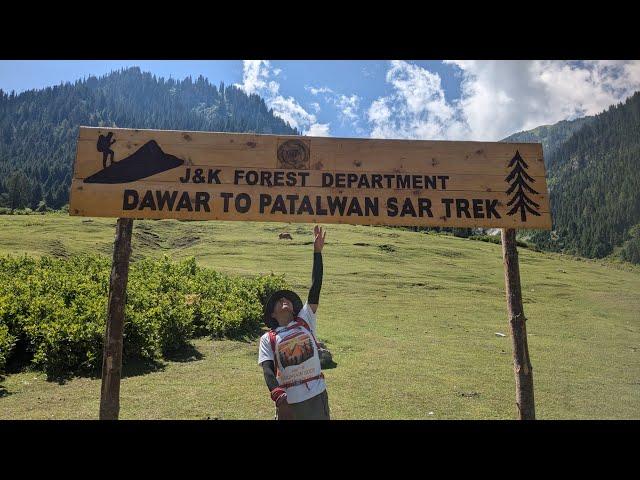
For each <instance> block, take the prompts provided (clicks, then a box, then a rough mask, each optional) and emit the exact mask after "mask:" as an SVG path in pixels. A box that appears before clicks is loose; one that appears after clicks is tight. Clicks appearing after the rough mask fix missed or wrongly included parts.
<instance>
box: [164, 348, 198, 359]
mask: <svg viewBox="0 0 640 480" xmlns="http://www.w3.org/2000/svg"><path fill="white" fill-rule="evenodd" d="M203 358H204V355H202V353H200V352H199V351H198V349H197V348H196V347H194V346H193V345H191V344H188V345H185V346H184V347H182V348H181V349H180V350H177V351H175V352H170V353H166V354H165V355H164V359H165V360H168V361H170V362H196V361H198V360H202V359H203Z"/></svg>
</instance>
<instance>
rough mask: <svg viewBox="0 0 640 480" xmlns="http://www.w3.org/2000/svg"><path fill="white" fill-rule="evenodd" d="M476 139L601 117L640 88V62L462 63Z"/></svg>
mask: <svg viewBox="0 0 640 480" xmlns="http://www.w3.org/2000/svg"><path fill="white" fill-rule="evenodd" d="M447 63H450V64H453V65H456V66H457V67H458V68H459V69H460V70H461V73H462V96H461V98H460V101H459V105H458V106H459V109H460V110H461V111H462V112H463V115H464V118H465V120H466V123H467V126H468V131H469V135H470V137H471V139H474V140H475V139H478V140H480V139H487V140H499V139H501V138H504V137H506V136H508V135H510V134H512V133H514V132H516V131H520V130H527V129H530V128H534V127H536V126H538V125H545V124H552V123H556V122H559V121H560V120H565V119H573V118H577V117H580V116H584V115H595V114H597V113H600V112H602V111H603V110H605V109H606V108H607V107H609V106H610V105H612V104H614V103H617V102H620V101H624V100H625V99H626V98H627V97H628V96H629V95H631V94H632V93H633V92H634V90H637V89H638V88H640V62H638V61H633V62H625V61H587V62H567V61H537V60H528V61H476V60H474V61H462V62H461V61H457V62H447Z"/></svg>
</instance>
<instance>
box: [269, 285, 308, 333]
mask: <svg viewBox="0 0 640 480" xmlns="http://www.w3.org/2000/svg"><path fill="white" fill-rule="evenodd" d="M282 297H284V298H286V299H288V300H290V301H291V303H292V304H293V316H294V317H296V316H297V315H298V313H300V310H302V300H300V297H299V296H298V294H297V293H296V292H292V291H291V290H278V291H276V292H273V293H272V294H271V296H269V300H267V302H266V303H265V304H264V314H263V319H264V323H266V325H267V327H269V328H277V327H278V322H277V321H276V319H275V318H273V317H272V316H271V314H272V313H273V309H274V307H275V306H276V302H277V301H278V300H280V299H281V298H282Z"/></svg>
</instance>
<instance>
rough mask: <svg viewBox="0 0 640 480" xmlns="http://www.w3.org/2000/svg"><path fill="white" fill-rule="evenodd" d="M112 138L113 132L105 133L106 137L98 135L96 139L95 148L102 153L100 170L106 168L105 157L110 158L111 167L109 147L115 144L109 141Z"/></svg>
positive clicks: (111, 153) (111, 151)
mask: <svg viewBox="0 0 640 480" xmlns="http://www.w3.org/2000/svg"><path fill="white" fill-rule="evenodd" d="M112 137H113V132H109V133H107V136H106V137H105V136H104V135H100V136H99V137H98V144H97V145H96V147H97V148H98V151H99V152H101V153H102V168H107V157H109V156H111V164H112V165H113V155H114V153H113V150H111V145H113V144H114V143H116V141H115V140H111V138H112Z"/></svg>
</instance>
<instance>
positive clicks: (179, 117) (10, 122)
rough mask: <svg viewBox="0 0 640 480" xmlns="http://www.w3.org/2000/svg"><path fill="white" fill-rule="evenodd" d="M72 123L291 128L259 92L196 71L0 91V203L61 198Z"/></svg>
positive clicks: (67, 178) (119, 74)
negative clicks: (166, 76)
mask: <svg viewBox="0 0 640 480" xmlns="http://www.w3.org/2000/svg"><path fill="white" fill-rule="evenodd" d="M79 125H85V126H111V127H121V128H153V129H166V130H205V131H219V132H255V133H279V134H288V135H297V134H298V132H297V130H295V129H293V128H291V127H290V126H289V124H287V123H285V122H284V121H283V120H282V119H280V118H278V117H275V116H274V115H273V112H272V111H270V110H269V109H268V108H267V106H266V105H265V103H264V101H263V100H262V99H261V98H260V97H259V96H258V95H250V96H248V95H246V94H245V93H244V92H243V91H242V90H240V89H238V88H236V87H234V86H225V85H224V84H220V86H219V87H216V86H214V85H212V84H210V83H209V82H208V80H206V79H205V78H204V77H202V76H200V77H199V78H198V79H197V80H195V81H194V80H192V79H191V78H190V77H188V78H186V79H185V80H182V81H178V80H174V79H168V80H167V79H164V78H157V77H156V76H155V75H151V74H150V73H143V72H141V71H140V69H139V68H129V69H126V70H120V71H116V72H112V73H111V74H109V75H106V76H104V77H101V78H96V77H89V78H86V79H83V80H79V81H77V82H75V83H73V84H71V83H67V84H64V85H59V86H55V87H49V88H45V89H43V90H30V91H27V92H23V93H21V94H19V95H15V94H13V93H11V94H8V93H7V92H4V91H2V90H0V206H4V207H9V208H22V207H30V208H37V207H38V205H40V207H41V208H42V206H43V203H42V201H43V200H44V202H46V205H47V206H48V207H51V208H59V207H61V206H63V205H65V204H66V203H68V199H69V186H70V185H71V176H72V174H73V160H74V156H75V147H76V140H77V135H78V126H79Z"/></svg>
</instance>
